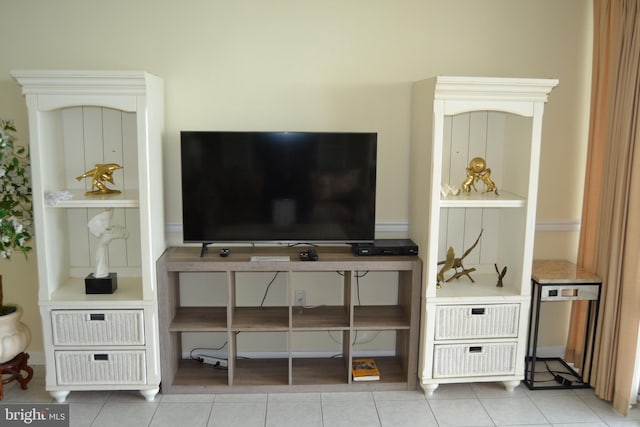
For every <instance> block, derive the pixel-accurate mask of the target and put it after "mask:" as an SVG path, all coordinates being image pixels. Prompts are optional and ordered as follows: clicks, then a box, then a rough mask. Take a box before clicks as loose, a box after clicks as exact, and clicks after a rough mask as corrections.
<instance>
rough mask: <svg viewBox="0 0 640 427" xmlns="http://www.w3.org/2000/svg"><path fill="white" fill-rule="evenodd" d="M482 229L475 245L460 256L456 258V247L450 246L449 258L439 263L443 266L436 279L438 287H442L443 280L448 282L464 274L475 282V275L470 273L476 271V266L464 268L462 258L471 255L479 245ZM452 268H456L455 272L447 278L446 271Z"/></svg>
mask: <svg viewBox="0 0 640 427" xmlns="http://www.w3.org/2000/svg"><path fill="white" fill-rule="evenodd" d="M482 231H483V230H480V234H479V235H478V238H477V239H476V241H475V242H474V243H473V245H471V247H470V248H469V249H467V250H466V251H465V252H464V254H462V256H461V257H460V258H456V253H455V251H454V249H453V248H452V247H449V250H448V251H447V259H445V260H444V261H440V262H439V263H438V265H442V268H441V269H440V271H439V272H438V275H437V277H436V280H437V284H436V288H441V287H442V282H447V283H448V282H450V281H452V280H453V279H459V278H461V277H462V276H467V277H468V278H469V280H471V282H472V283H475V280H473V277H471V274H470V273H473V272H474V271H476V269H475V267H471V268H464V265H463V264H462V260H464V259H465V257H466V256H467V255H469V254H470V253H471V251H472V250H473V249H474V248H475V247H476V246H477V245H478V242H479V241H480V237H482ZM452 268H453V269H454V270H455V273H454V274H453V275H452V276H451V277H449V278H448V279H446V280H445V278H444V273H446V272H447V271H448V270H451V269H452ZM458 269H460V271H458Z"/></svg>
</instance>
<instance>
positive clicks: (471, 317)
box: [435, 304, 520, 340]
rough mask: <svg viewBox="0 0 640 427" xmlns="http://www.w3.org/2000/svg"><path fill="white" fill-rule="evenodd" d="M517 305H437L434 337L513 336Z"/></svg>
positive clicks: (515, 333) (516, 329)
mask: <svg viewBox="0 0 640 427" xmlns="http://www.w3.org/2000/svg"><path fill="white" fill-rule="evenodd" d="M519 314H520V304H479V305H439V306H437V307H436V336H435V339H436V340H451V339H464V338H515V337H517V336H518V317H519Z"/></svg>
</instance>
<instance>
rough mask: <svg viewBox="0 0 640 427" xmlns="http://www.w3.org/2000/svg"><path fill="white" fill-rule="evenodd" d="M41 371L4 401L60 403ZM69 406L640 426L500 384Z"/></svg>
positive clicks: (74, 418)
mask: <svg viewBox="0 0 640 427" xmlns="http://www.w3.org/2000/svg"><path fill="white" fill-rule="evenodd" d="M34 369H35V375H34V378H33V379H32V381H31V383H30V384H29V389H28V390H21V389H20V386H19V385H18V384H17V383H16V382H13V383H11V384H7V385H5V387H4V389H5V397H4V401H2V402H6V403H16V402H29V403H51V402H53V400H52V399H51V397H50V396H49V394H48V393H47V392H46V391H45V390H44V367H42V366H35V367H34ZM2 402H0V405H1V404H2ZM68 402H69V408H70V419H71V426H77V427H103V426H116V427H127V426H132V427H141V426H151V427H162V426H171V427H177V426H180V427H182V426H185V427H200V426H201V427H234V426H239V427H252V426H269V427H289V426H295V427H307V426H310V427H316V426H317V427H322V426H324V427H342V426H344V427H351V426H362V427H375V426H380V427H395V426H399V427H413V426H573V425H575V426H640V408H635V407H634V408H633V409H632V410H631V413H630V414H629V415H628V416H627V417H623V416H621V415H620V414H618V413H617V412H615V411H614V410H613V409H612V407H611V405H610V404H608V403H607V402H604V401H602V400H600V399H599V398H597V397H596V396H595V395H594V394H593V391H592V390H589V389H574V390H551V391H549V390H533V391H532V390H529V389H527V388H526V387H525V386H524V385H520V386H519V387H518V388H516V390H515V391H513V392H512V393H509V392H506V391H505V390H504V388H503V387H502V386H501V385H500V384H494V383H476V384H450V385H442V386H440V387H439V388H438V389H437V390H436V392H435V393H434V395H433V397H430V398H428V399H426V398H425V396H424V394H423V393H422V392H420V391H411V392H407V391H402V392H371V393H369V392H354V393H299V394H289V393H286V394H283V393H270V394H248V395H247V394H244V395H242V394H217V395H162V394H159V395H158V396H157V397H156V400H155V401H154V402H152V403H149V402H146V401H145V400H144V399H143V398H142V396H140V394H138V393H137V392H72V393H71V394H70V395H69V398H68Z"/></svg>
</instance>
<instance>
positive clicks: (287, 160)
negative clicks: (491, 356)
mask: <svg viewBox="0 0 640 427" xmlns="http://www.w3.org/2000/svg"><path fill="white" fill-rule="evenodd" d="M180 144H181V166H182V221H183V232H184V236H183V237H184V241H185V243H202V244H203V248H205V247H206V246H205V245H206V244H209V243H261V242H262V243H264V242H269V243H290V244H297V243H311V244H313V243H360V242H372V241H373V240H374V229H375V205H376V197H375V196H376V153H377V151H376V150H377V134H376V133H363V132H351V133H347V132H217V131H215V132H214V131H182V132H181V134H180Z"/></svg>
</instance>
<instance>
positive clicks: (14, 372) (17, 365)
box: [0, 353, 33, 400]
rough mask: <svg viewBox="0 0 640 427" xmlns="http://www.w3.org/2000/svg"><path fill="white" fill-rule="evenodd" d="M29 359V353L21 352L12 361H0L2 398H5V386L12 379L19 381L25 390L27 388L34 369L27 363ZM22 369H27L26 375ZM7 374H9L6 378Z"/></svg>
mask: <svg viewBox="0 0 640 427" xmlns="http://www.w3.org/2000/svg"><path fill="white" fill-rule="evenodd" d="M28 360H29V354H28V353H20V354H18V355H17V356H16V357H14V358H13V359H11V360H10V361H8V362H5V363H0V378H1V379H2V380H1V381H0V400H2V399H4V393H3V391H2V388H3V386H4V385H5V384H7V383H10V382H11V381H18V382H19V383H20V387H21V388H22V389H23V390H26V389H27V384H29V381H31V378H33V369H32V368H31V366H29V365H27V361H28ZM21 371H25V372H26V376H22V374H20V372H21ZM5 375H8V376H7V377H6V378H5Z"/></svg>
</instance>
